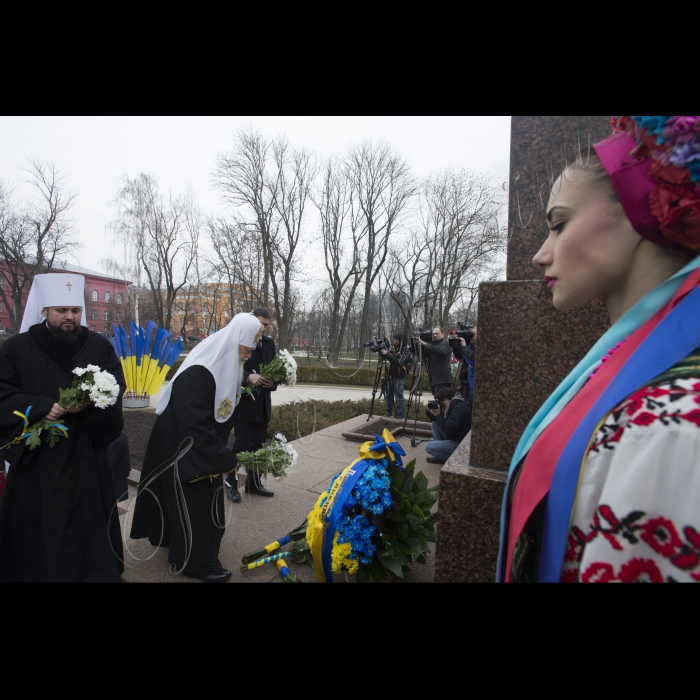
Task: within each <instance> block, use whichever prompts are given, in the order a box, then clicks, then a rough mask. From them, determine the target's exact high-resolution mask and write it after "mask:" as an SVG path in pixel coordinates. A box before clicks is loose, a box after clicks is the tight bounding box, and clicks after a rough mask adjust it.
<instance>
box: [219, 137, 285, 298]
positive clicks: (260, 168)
mask: <svg viewBox="0 0 700 700" xmlns="http://www.w3.org/2000/svg"><path fill="white" fill-rule="evenodd" d="M273 150H274V149H273V145H272V142H270V141H269V140H267V139H266V138H264V137H263V136H262V135H261V134H259V133H254V132H253V131H245V130H241V131H239V132H238V134H237V135H236V139H235V143H234V149H233V151H231V152H230V153H222V154H220V155H219V156H218V157H217V159H216V170H215V172H214V176H213V178H214V184H215V186H216V187H218V188H219V189H220V190H221V192H222V194H223V197H224V200H225V201H227V202H228V203H229V204H231V205H233V206H234V207H236V208H237V209H238V213H239V216H240V218H239V219H238V224H239V226H241V227H243V228H244V229H252V230H253V231H255V232H257V234H258V235H259V236H260V240H261V244H262V253H263V256H262V259H263V275H262V280H261V281H262V292H263V293H262V303H263V305H264V306H269V299H270V278H271V276H272V274H273V273H274V268H275V265H274V259H273V258H274V238H275V232H276V225H275V216H276V208H275V204H276V199H277V189H276V186H277V178H276V177H275V176H274V175H272V176H271V175H270V174H269V164H270V160H271V158H272V156H273Z"/></svg>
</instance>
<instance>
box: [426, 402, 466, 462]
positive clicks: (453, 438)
mask: <svg viewBox="0 0 700 700" xmlns="http://www.w3.org/2000/svg"><path fill="white" fill-rule="evenodd" d="M435 398H436V402H435V403H439V404H441V405H440V406H439V407H435V408H432V407H431V406H430V404H429V405H428V413H429V414H430V420H431V421H432V424H433V425H432V428H433V440H432V442H428V443H426V445H425V451H426V452H427V453H428V454H429V455H430V457H428V462H429V463H430V464H444V463H445V462H447V460H448V459H449V458H450V457H451V456H452V453H453V452H454V451H455V450H456V449H457V447H458V446H459V443H460V442H462V440H464V438H465V437H467V435H468V434H469V431H470V430H471V429H472V412H471V406H470V405H469V403H468V402H467V401H465V400H464V397H463V396H462V395H461V394H456V395H455V391H454V389H440V391H438V393H437V396H436V397H435Z"/></svg>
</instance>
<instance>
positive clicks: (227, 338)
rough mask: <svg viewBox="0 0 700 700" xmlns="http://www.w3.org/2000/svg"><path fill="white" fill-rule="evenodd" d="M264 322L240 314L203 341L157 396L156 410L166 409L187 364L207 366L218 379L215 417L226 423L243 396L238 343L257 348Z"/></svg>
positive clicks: (248, 315)
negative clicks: (239, 373)
mask: <svg viewBox="0 0 700 700" xmlns="http://www.w3.org/2000/svg"><path fill="white" fill-rule="evenodd" d="M262 331H263V328H262V325H261V324H260V321H258V319H257V318H256V317H255V316H252V315H251V314H238V316H235V317H234V318H233V320H232V321H231V323H229V324H228V326H226V328H223V329H222V330H220V331H219V332H218V333H215V334H214V335H212V336H209V337H208V338H207V339H206V340H204V341H202V343H201V344H200V345H198V346H197V347H196V348H195V349H194V350H193V351H192V352H191V353H190V354H189V355H188V356H187V358H186V359H185V361H184V362H183V363H182V365H181V366H180V369H179V370H178V371H177V373H176V374H175V376H174V377H173V380H172V381H171V382H170V384H168V386H167V387H165V389H164V391H163V393H162V394H161V396H160V398H159V399H158V405H157V407H156V413H157V414H158V415H161V414H162V413H163V411H165V409H166V407H167V405H168V402H169V401H170V394H171V392H172V386H173V383H174V382H176V381H177V378H178V377H179V376H180V375H181V374H182V373H183V372H184V371H185V370H186V369H187V368H188V367H192V366H193V365H202V366H203V367H206V368H207V369H208V370H209V371H210V372H211V373H212V374H213V375H214V381H215V382H216V396H215V398H214V417H215V418H216V420H217V422H218V423H225V422H226V421H227V420H228V419H229V418H230V417H231V414H232V413H233V410H234V408H236V406H238V402H239V401H240V400H241V385H240V381H239V379H238V368H239V365H240V360H239V357H238V346H239V345H245V346H246V347H248V348H254V347H255V346H256V345H257V344H258V341H259V340H260V338H261V337H262Z"/></svg>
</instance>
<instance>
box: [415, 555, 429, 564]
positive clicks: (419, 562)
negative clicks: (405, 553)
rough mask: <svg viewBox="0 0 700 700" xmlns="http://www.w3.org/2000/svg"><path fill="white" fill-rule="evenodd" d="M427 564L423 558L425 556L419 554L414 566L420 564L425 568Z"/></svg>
mask: <svg viewBox="0 0 700 700" xmlns="http://www.w3.org/2000/svg"><path fill="white" fill-rule="evenodd" d="M427 563H428V560H427V559H426V558H425V554H419V555H418V556H417V557H416V564H420V565H421V566H426V565H427Z"/></svg>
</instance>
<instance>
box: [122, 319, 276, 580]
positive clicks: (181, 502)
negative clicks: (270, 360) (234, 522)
mask: <svg viewBox="0 0 700 700" xmlns="http://www.w3.org/2000/svg"><path fill="white" fill-rule="evenodd" d="M262 331H263V329H262V326H261V324H260V321H259V320H258V319H257V318H256V317H255V316H251V315H250V314H239V315H238V316H236V317H235V318H234V319H233V320H232V321H231V323H229V325H228V326H226V328H224V329H222V330H220V331H219V332H218V333H215V334H214V335H212V336H210V337H209V338H207V339H206V340H205V341H203V342H202V343H201V344H200V345H198V346H197V347H196V348H195V349H194V350H193V351H192V352H191V353H190V354H189V355H188V356H187V359H186V360H185V361H184V362H183V364H182V366H181V367H180V369H179V370H178V371H177V373H176V374H175V376H174V377H173V380H172V382H171V383H170V384H169V385H168V386H167V387H166V388H165V390H164V391H163V393H162V394H161V396H160V398H159V400H158V406H157V408H156V413H157V414H158V418H157V419H156V422H155V425H154V426H153V431H152V433H151V437H150V440H149V441H148V448H147V450H146V456H145V458H144V463H143V470H142V472H141V481H140V483H139V491H138V496H137V499H136V506H135V509H134V518H133V523H132V528H131V537H132V539H146V538H147V539H148V540H149V541H150V543H151V544H152V545H153V546H158V547H165V548H167V549H168V557H169V561H170V566H171V572H172V573H173V574H182V575H184V576H187V577H188V578H194V579H199V580H200V581H202V582H204V583H220V582H224V581H227V580H228V579H229V578H230V577H231V572H230V571H229V570H227V569H224V568H223V566H222V564H221V562H220V561H219V547H220V545H221V539H222V538H223V535H224V530H225V528H226V519H225V517H224V496H223V489H224V486H223V482H224V476H225V475H227V474H229V473H230V472H232V471H233V470H234V469H235V468H236V467H237V466H238V460H237V459H236V455H235V453H234V452H233V450H231V449H229V448H228V447H227V442H228V439H229V436H230V434H231V429H232V428H233V422H234V417H233V415H234V409H235V408H236V406H237V405H238V402H239V400H240V395H241V385H242V379H243V364H244V362H245V361H246V360H247V359H249V358H250V356H251V353H252V352H253V349H254V348H255V347H256V345H257V344H258V341H259V340H260V338H261V336H262Z"/></svg>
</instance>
